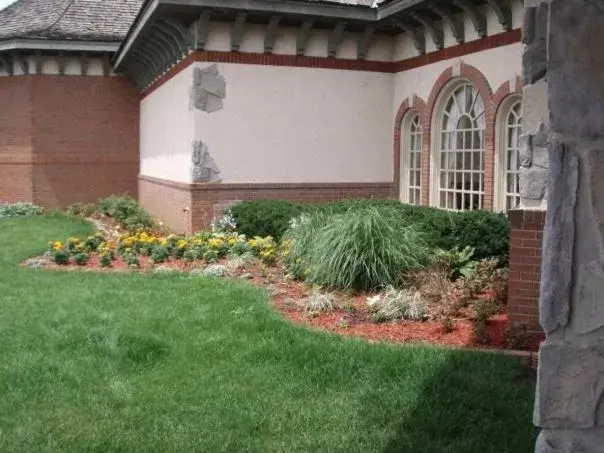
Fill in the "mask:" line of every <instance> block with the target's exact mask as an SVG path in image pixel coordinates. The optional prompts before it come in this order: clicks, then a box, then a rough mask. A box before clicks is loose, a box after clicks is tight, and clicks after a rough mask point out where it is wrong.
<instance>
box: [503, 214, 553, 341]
mask: <svg viewBox="0 0 604 453" xmlns="http://www.w3.org/2000/svg"><path fill="white" fill-rule="evenodd" d="M509 218H510V223H511V231H510V270H509V272H510V273H509V278H508V317H509V320H510V322H511V323H513V324H527V326H528V328H529V331H531V332H534V333H540V332H541V327H540V326H539V288H540V281H541V242H542V240H543V226H544V224H545V211H525V210H520V209H518V210H514V211H510V213H509Z"/></svg>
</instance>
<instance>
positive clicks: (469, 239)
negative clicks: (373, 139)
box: [232, 200, 509, 264]
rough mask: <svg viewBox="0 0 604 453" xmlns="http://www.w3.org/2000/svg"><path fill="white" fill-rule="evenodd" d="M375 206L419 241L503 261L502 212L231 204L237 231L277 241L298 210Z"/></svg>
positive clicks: (394, 204) (380, 204)
mask: <svg viewBox="0 0 604 453" xmlns="http://www.w3.org/2000/svg"><path fill="white" fill-rule="evenodd" d="M367 207H375V208H378V209H379V210H380V212H382V213H383V214H384V215H386V216H394V217H395V218H396V219H397V220H400V219H401V218H402V219H403V221H404V222H406V223H408V224H410V225H413V226H414V227H415V229H416V230H417V231H419V232H421V233H422V234H423V236H424V240H425V242H426V243H427V244H428V245H429V246H430V247H434V248H441V249H446V250H448V249H452V248H454V247H459V248H464V247H466V246H470V247H472V248H474V251H475V252H474V258H475V259H482V258H490V257H497V258H499V259H500V260H501V262H502V264H507V260H508V248H509V221H508V219H507V217H506V216H505V215H503V214H499V213H493V212H489V211H468V212H450V211H444V210H442V209H437V208H429V207H424V206H412V205H407V204H403V203H400V202H398V201H395V200H343V201H337V202H332V203H327V204H306V203H294V202H290V201H286V200H256V201H246V202H243V203H239V204H237V205H235V206H233V208H232V213H233V217H234V219H235V222H236V223H237V231H238V232H240V233H243V234H245V235H247V236H263V237H264V236H273V237H274V238H275V239H277V240H279V239H280V238H281V236H282V235H283V234H284V233H285V231H286V230H287V229H288V227H289V222H290V220H291V219H292V218H295V217H298V216H299V215H301V214H302V213H312V212H317V211H323V212H327V213H343V212H346V211H349V210H351V209H358V208H367Z"/></svg>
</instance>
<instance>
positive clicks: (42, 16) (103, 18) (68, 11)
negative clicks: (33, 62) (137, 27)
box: [0, 0, 143, 42]
mask: <svg viewBox="0 0 604 453" xmlns="http://www.w3.org/2000/svg"><path fill="white" fill-rule="evenodd" d="M142 3H143V2H142V0H17V1H16V2H15V3H13V4H12V5H9V6H8V7H7V8H5V9H3V10H1V11H0V40H5V39H15V38H23V39H46V40H74V41H110V42H119V41H121V40H122V39H123V38H124V36H126V33H127V32H128V29H129V28H130V25H131V24H132V21H133V20H134V18H135V17H136V14H137V13H138V11H139V9H140V7H141V4H142Z"/></svg>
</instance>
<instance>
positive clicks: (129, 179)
mask: <svg viewBox="0 0 604 453" xmlns="http://www.w3.org/2000/svg"><path fill="white" fill-rule="evenodd" d="M531 17H533V16H531V15H530V14H528V15H527V19H526V20H530V19H531ZM523 20H525V18H524V6H523V4H522V2H521V1H520V0H511V1H506V0H488V1H487V2H486V3H485V2H483V1H480V0H479V1H475V0H440V1H423V0H414V1H410V0H383V1H372V0H325V1H315V0H256V1H249V0H146V1H144V2H142V1H141V0H105V1H102V2H99V1H96V0H48V1H42V0H17V2H16V3H14V4H13V5H11V6H9V7H8V8H6V9H4V10H3V11H1V12H0V199H7V200H10V201H17V200H28V201H33V202H36V203H39V204H42V205H46V206H53V205H65V204H69V203H72V202H76V201H82V202H89V201H94V200H96V199H98V198H100V197H102V196H105V195H108V194H110V193H123V192H129V193H131V194H133V195H135V196H138V198H139V200H140V202H141V203H142V204H143V205H144V206H145V207H146V208H147V209H148V210H149V211H150V212H151V213H152V214H153V215H155V216H156V217H158V218H160V219H163V220H164V221H165V222H166V223H167V224H168V225H170V226H172V227H173V228H175V229H176V230H182V231H191V230H193V229H196V228H199V227H201V226H202V225H204V224H207V223H208V221H209V220H210V219H211V218H212V217H213V216H214V215H215V214H216V213H218V212H220V211H221V210H223V209H224V208H225V207H226V206H228V205H229V204H231V203H232V202H234V201H237V200H245V199H254V198H269V197H272V198H290V199H299V200H312V201H316V200H328V199H337V198H342V197H384V198H385V197H398V198H400V199H401V200H402V201H404V202H407V203H415V204H424V205H433V206H438V207H442V208H446V209H458V210H466V209H479V208H483V209H493V210H498V211H506V210H510V209H512V208H517V207H518V203H519V201H520V195H521V193H520V192H521V191H520V182H521V179H522V178H519V169H520V163H521V157H522V153H521V131H522V112H523V109H521V100H522V91H523V82H524V84H530V83H531V81H530V80H524V81H523V80H522V79H521V75H522V55H523V45H522V43H521V39H522V33H521V27H522V25H523ZM529 47H530V46H529ZM529 47H527V49H529ZM529 50H530V49H529ZM529 50H527V52H528V51H529ZM536 70H538V68H536ZM524 164H526V165H525V167H527V169H526V170H527V171H529V172H534V171H535V170H536V168H537V167H534V166H531V164H530V163H528V164H527V163H526V162H525V163H524ZM531 180H532V179H531ZM525 189H527V188H526V187H525ZM533 189H534V187H529V188H528V189H527V190H528V192H531V190H533ZM527 190H525V192H527ZM528 192H527V193H528ZM533 192H534V190H533ZM542 195H543V194H542V193H541V196H542ZM523 197H524V195H523ZM524 198H526V197H524ZM532 198H533V199H534V198H535V197H532ZM530 199H531V196H530V193H529V196H528V198H526V200H523V201H526V202H527V203H529V204H530ZM527 206H528V205H527ZM528 207H530V208H531V209H534V208H535V206H528ZM511 219H512V222H513V232H512V260H511V263H512V269H511V272H510V274H511V278H510V301H511V309H512V311H513V307H515V306H517V308H518V310H517V313H513V312H512V313H511V316H512V317H514V316H516V317H517V319H518V320H521V321H528V322H530V323H532V324H536V321H537V319H536V313H537V311H536V310H537V309H536V301H535V300H536V297H537V295H538V288H539V265H540V250H541V246H540V240H539V238H540V235H541V228H542V224H543V215H542V213H541V212H540V211H530V212H525V211H523V210H516V211H514V212H512V213H511ZM518 266H520V267H518ZM529 271H530V272H529ZM527 276H528V277H527ZM515 298H516V299H517V300H516V299H515ZM514 300H516V302H514ZM514 304H516V305H514Z"/></svg>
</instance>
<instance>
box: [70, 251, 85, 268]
mask: <svg viewBox="0 0 604 453" xmlns="http://www.w3.org/2000/svg"><path fill="white" fill-rule="evenodd" d="M73 261H74V263H76V264H77V265H78V266H86V264H88V253H84V252H78V253H76V254H75V255H73Z"/></svg>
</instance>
